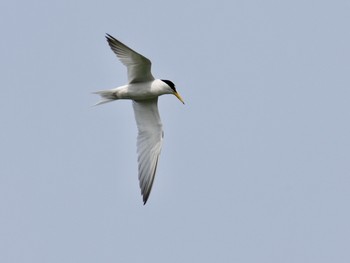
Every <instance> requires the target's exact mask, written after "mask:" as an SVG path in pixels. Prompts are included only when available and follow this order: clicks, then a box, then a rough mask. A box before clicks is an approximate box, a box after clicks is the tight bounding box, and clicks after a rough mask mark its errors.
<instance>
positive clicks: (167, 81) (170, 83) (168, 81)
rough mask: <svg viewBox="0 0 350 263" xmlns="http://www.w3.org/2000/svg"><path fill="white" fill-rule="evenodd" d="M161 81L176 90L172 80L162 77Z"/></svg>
mask: <svg viewBox="0 0 350 263" xmlns="http://www.w3.org/2000/svg"><path fill="white" fill-rule="evenodd" d="M162 81H163V82H165V83H166V84H168V86H169V87H170V88H171V89H172V90H173V91H175V92H176V88H175V84H174V83H173V82H172V81H170V80H167V79H162Z"/></svg>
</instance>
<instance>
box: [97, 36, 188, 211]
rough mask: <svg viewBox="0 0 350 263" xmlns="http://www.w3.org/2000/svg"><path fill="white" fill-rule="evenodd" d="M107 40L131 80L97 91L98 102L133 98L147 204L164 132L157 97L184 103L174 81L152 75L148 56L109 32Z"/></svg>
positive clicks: (139, 158) (141, 180)
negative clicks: (176, 99) (169, 96)
mask: <svg viewBox="0 0 350 263" xmlns="http://www.w3.org/2000/svg"><path fill="white" fill-rule="evenodd" d="M106 39H107V42H108V44H109V46H110V47H111V49H112V51H113V52H114V53H115V54H116V55H117V57H118V59H119V60H120V61H121V62H122V63H123V64H124V65H125V66H126V67H127V71H128V83H127V84H126V85H123V86H120V87H117V88H114V89H110V90H101V91H97V92H95V94H98V95H100V96H101V100H100V101H99V102H98V103H96V105H100V104H104V103H107V102H111V101H114V100H120V99H128V100H132V105H133V108H134V114H135V119H136V124H137V129H138V136H137V154H138V177H139V183H140V188H141V194H142V197H143V203H144V205H145V204H146V202H147V200H148V198H149V195H150V193H151V190H152V185H153V181H154V177H155V175H156V170H157V164H158V159H159V155H160V152H161V148H162V140H163V135H164V133H163V128H162V122H161V119H160V116H159V111H158V105H157V104H158V97H159V96H161V95H164V94H173V95H175V96H176V97H177V98H178V99H179V100H180V101H181V102H182V103H183V104H185V103H184V101H183V99H182V98H181V96H180V94H179V93H178V92H177V91H176V88H175V84H174V83H173V82H172V81H170V80H164V79H155V78H154V77H153V75H152V73H151V61H150V60H149V59H148V58H146V57H144V56H142V55H141V54H139V53H137V52H136V51H134V50H132V49H131V48H129V47H128V46H126V45H124V44H123V43H122V42H120V41H119V40H117V39H115V38H114V37H112V36H111V35H109V34H106Z"/></svg>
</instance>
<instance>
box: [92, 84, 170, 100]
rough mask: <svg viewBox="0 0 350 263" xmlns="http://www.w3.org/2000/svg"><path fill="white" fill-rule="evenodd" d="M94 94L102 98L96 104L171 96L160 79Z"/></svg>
mask: <svg viewBox="0 0 350 263" xmlns="http://www.w3.org/2000/svg"><path fill="white" fill-rule="evenodd" d="M96 93H97V94H100V95H101V96H102V98H103V100H102V101H100V102H98V104H102V103H106V102H110V101H113V100H118V99H127V100H139V101H143V100H148V99H154V98H156V97H158V96H161V95H164V94H172V92H171V91H169V88H168V87H167V86H166V84H165V83H164V82H163V81H162V80H160V79H155V80H152V81H147V82H136V83H130V84H127V85H123V86H120V87H117V88H114V89H110V90H102V91H97V92H96Z"/></svg>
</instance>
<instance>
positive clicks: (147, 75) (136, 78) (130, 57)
mask: <svg viewBox="0 0 350 263" xmlns="http://www.w3.org/2000/svg"><path fill="white" fill-rule="evenodd" d="M106 38H107V41H108V44H109V46H110V47H111V49H112V50H113V52H114V53H115V54H116V55H117V57H118V58H119V59H120V61H121V62H122V63H123V64H124V65H125V66H126V67H127V68H128V81H129V83H136V82H145V81H151V80H154V77H153V76H152V73H151V64H152V63H151V61H150V60H149V59H148V58H146V57H144V56H142V55H141V54H139V53H137V52H136V51H134V50H132V49H131V48H129V47H128V46H126V45H124V44H123V43H122V42H120V41H119V40H117V39H115V38H114V37H112V36H111V35H109V34H107V35H106Z"/></svg>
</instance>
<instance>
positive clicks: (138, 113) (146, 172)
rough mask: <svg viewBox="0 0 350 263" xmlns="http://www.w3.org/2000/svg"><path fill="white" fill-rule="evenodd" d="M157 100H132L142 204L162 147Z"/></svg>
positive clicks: (150, 184) (154, 173)
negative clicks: (135, 124)
mask: <svg viewBox="0 0 350 263" xmlns="http://www.w3.org/2000/svg"><path fill="white" fill-rule="evenodd" d="M157 102H158V98H155V99H151V100H145V101H133V108H134V113H135V119H136V123H137V128H138V136H137V154H138V164H139V181H140V188H141V194H142V196H143V202H144V204H146V202H147V199H148V197H149V195H150V193H151V189H152V185H153V181H154V177H155V175H156V170H157V163H158V159H159V155H160V151H161V149H162V140H163V129H162V122H161V120H160V117H159V112H158V106H157Z"/></svg>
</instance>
